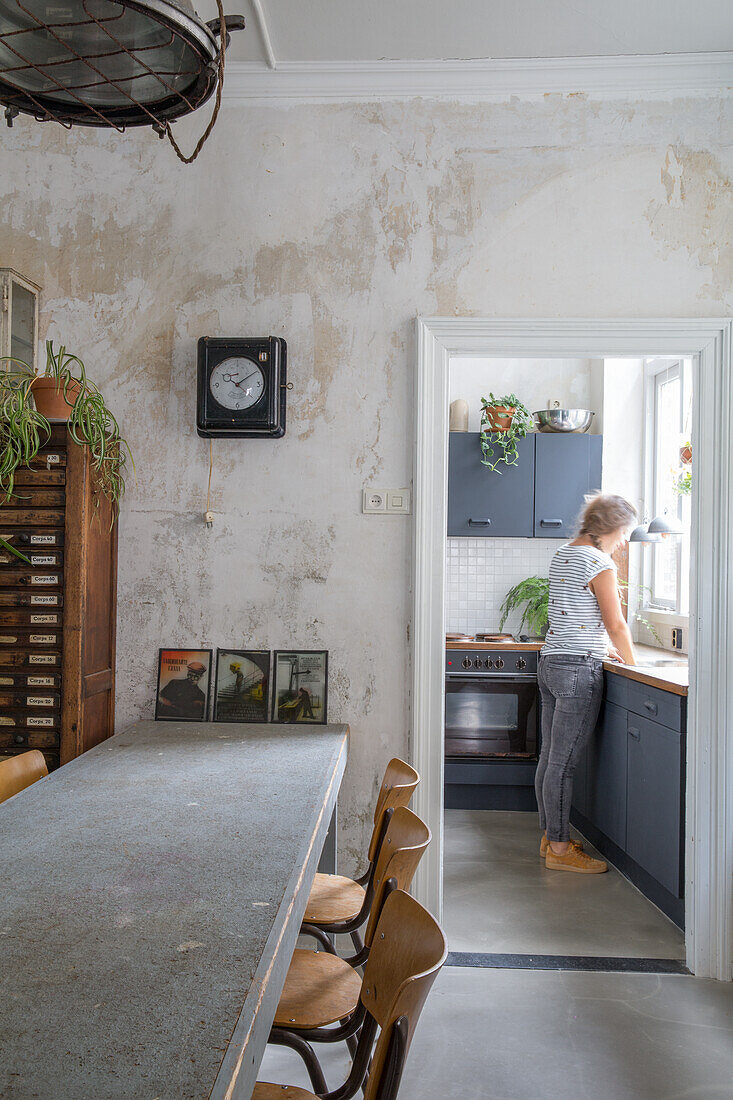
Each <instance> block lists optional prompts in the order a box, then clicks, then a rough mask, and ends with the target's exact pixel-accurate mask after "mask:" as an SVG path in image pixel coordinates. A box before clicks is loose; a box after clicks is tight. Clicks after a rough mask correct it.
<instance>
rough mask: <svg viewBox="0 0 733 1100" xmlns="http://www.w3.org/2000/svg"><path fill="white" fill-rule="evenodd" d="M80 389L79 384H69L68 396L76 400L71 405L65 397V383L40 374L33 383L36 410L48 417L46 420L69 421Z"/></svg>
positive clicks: (32, 390)
mask: <svg viewBox="0 0 733 1100" xmlns="http://www.w3.org/2000/svg"><path fill="white" fill-rule="evenodd" d="M80 389H81V387H80V385H79V383H78V382H71V383H69V389H68V394H69V397H73V399H74V400H73V401H72V402H71V404H69V402H68V401H67V400H66V396H65V395H64V385H63V382H57V381H56V379H55V378H49V377H48V376H46V375H43V374H39V375H38V376H37V377H36V378H34V379H33V382H32V383H31V392H32V394H33V400H34V401H35V403H36V408H37V409H38V411H39V413H40V414H41V416H45V417H46V420H68V419H69V417H70V415H71V410H72V409H73V407H74V402H75V401H76V399H77V397H78V396H79V391H80Z"/></svg>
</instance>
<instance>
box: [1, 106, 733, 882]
mask: <svg viewBox="0 0 733 1100" xmlns="http://www.w3.org/2000/svg"><path fill="white" fill-rule="evenodd" d="M732 116H733V112H732V111H731V101H730V100H703V99H694V100H689V101H679V102H675V103H665V102H652V103H626V102H608V103H602V102H593V101H589V100H587V99H585V98H584V97H582V96H568V97H561V96H549V97H546V98H545V99H543V100H540V101H536V102H520V101H518V100H512V101H511V102H506V103H495V104H480V105H448V104H432V103H429V102H420V101H417V102H408V103H393V104H373V105H358V104H352V105H335V104H331V105H320V106H308V105H300V106H291V107H287V106H280V107H276V108H267V107H263V106H262V105H257V106H255V105H253V106H250V107H246V108H234V107H231V108H227V109H226V110H225V111H224V112H223V115H222V118H221V120H220V123H219V125H218V126H217V129H216V130H215V132H214V136H213V138H212V141H211V142H210V144H209V145H208V146H207V147H206V149H205V152H204V154H203V155H202V157H201V158H200V160H199V161H198V163H197V164H196V165H195V166H193V167H191V168H185V167H182V166H181V165H179V164H178V162H177V161H176V160H175V159H174V157H173V156H172V153H171V151H170V150H169V149H168V148H167V147H166V145H165V144H163V143H162V142H158V141H157V140H156V139H155V138H154V137H153V136H152V135H151V134H150V133H149V132H146V133H139V134H136V133H129V134H126V135H124V136H118V135H116V134H95V133H83V132H76V131H74V132H72V133H70V134H69V133H66V132H65V131H62V130H60V129H54V128H52V127H50V126H48V125H44V126H40V125H37V124H34V123H32V122H30V121H28V120H23V119H20V120H18V121H17V122H16V124H15V127H14V128H13V129H12V130H11V131H7V130H4V131H3V133H2V137H1V139H0V140H1V141H2V146H1V153H0V185H1V186H0V194H1V195H2V218H1V220H0V263H2V264H10V265H12V266H14V267H17V268H18V269H20V270H21V271H24V272H26V273H27V274H28V275H29V276H30V277H31V278H33V279H35V280H37V281H38V282H40V283H41V284H42V286H43V288H44V293H43V325H44V333H45V332H48V333H49V334H50V335H52V336H54V337H56V338H60V339H63V340H64V341H65V342H66V344H67V345H68V346H70V347H71V348H73V349H74V350H76V351H78V352H79V353H80V354H81V355H82V356H83V357H84V358H85V360H86V361H87V364H88V367H89V369H90V372H91V373H92V375H93V377H95V378H96V380H97V381H98V382H99V383H100V385H101V386H103V388H104V390H105V392H106V394H107V396H108V398H109V401H110V403H111V404H112V405H113V407H114V408H115V409H116V410H117V411H118V413H119V416H120V420H121V423H122V427H123V430H124V432H125V433H126V434H127V436H128V438H129V440H130V443H131V445H132V447H133V450H134V451H135V455H136V460H137V471H138V480H137V484H134V483H133V484H131V486H130V492H129V496H128V499H127V503H126V506H125V509H124V512H123V515H122V520H121V525H120V537H121V541H120V572H119V599H120V610H119V636H118V641H119V666H118V685H119V692H118V721H119V724H120V726H123V725H125V724H126V723H128V722H130V721H131V720H132V719H134V718H136V717H139V716H149V715H150V714H151V707H152V699H153V693H154V681H155V667H156V650H157V647H158V646H159V645H160V644H167V645H176V644H179V645H183V644H185V643H187V642H191V641H192V642H195V644H196V645H197V646H199V645H211V646H215V645H216V644H221V645H229V646H235V645H244V644H248V645H252V646H257V647H273V648H274V647H276V646H279V645H282V644H286V645H296V646H303V647H316V646H317V647H327V648H328V649H329V650H330V651H331V697H330V716H331V717H332V718H334V719H343V720H348V721H349V722H350V723H351V727H352V739H351V749H350V761H349V767H348V772H347V776H346V779H345V781H344V787H343V794H342V800H341V808H342V825H343V833H342V849H343V853H344V855H345V857H346V858H345V861H344V866H345V867H347V868H351V867H352V866H353V865H354V862H355V860H356V858H357V854H358V853H359V852H361V851H363V848H364V844H365V839H366V835H367V832H368V829H369V824H370V817H371V804H372V800H373V797H374V794H375V790H376V785H377V782H378V775H379V773H380V771H381V769H382V768H383V766H384V763H385V761H386V759H387V758H388V756H389V755H390V754H392V753H406V752H408V730H409V698H408V690H407V683H408V679H407V678H408V671H409V648H408V646H409V620H410V613H409V577H410V569H409V561H410V521H409V519H405V518H401V517H364V516H362V515H361V514H360V492H361V489H362V487H363V486H364V485H366V484H369V483H372V484H379V485H383V486H390V485H391V486H402V485H405V484H408V483H409V482H410V479H411V476H412V458H411V448H412V438H413V420H414V416H413V412H414V408H413V406H414V394H413V386H412V376H413V357H414V353H415V345H414V338H413V330H414V318H415V316H416V314H420V313H422V314H443V315H446V314H450V315H454V314H485V315H496V316H510V317H511V316H514V317H523V316H577V317H587V316H599V317H623V316H655V315H664V316H681V315H694V316H704V315H719V314H723V313H727V312H729V311H730V308H731V305H732V304H733V302H732V300H731V299H732V292H731V276H733V241H732V240H731V217H732V212H733V188H732V187H731V173H732V172H733V150H731V145H730V142H731V134H732V132H733V127H732V126H731V121H732ZM268 332H271V333H273V334H276V335H284V336H286V337H287V339H288V341H289V347H290V361H291V370H292V378H293V381H294V383H295V389H294V391H293V393H292V395H291V399H290V406H289V417H290V423H289V431H288V435H287V436H286V438H285V439H284V440H283V441H281V442H278V443H272V442H267V441H251V442H248V443H243V442H232V443H215V445H214V457H215V471H214V478H213V488H212V491H213V509H214V511H215V512H216V522H215V525H214V528H213V530H212V531H207V530H206V529H205V528H204V526H203V525H202V523H201V513H202V512H203V510H204V506H205V494H206V477H207V469H208V465H207V464H208V444H207V443H206V442H205V441H203V440H199V439H198V438H197V436H196V435H195V431H194V427H193V424H194V406H195V393H194V391H195V386H194V379H195V370H194V364H195V347H196V339H197V337H198V336H200V335H202V334H206V333H208V334H217V333H227V334H257V335H259V334H263V333H268Z"/></svg>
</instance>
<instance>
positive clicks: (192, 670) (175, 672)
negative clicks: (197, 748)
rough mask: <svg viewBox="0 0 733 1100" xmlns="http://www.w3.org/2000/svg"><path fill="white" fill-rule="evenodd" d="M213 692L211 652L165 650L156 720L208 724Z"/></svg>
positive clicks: (162, 660) (156, 699) (159, 660)
mask: <svg viewBox="0 0 733 1100" xmlns="http://www.w3.org/2000/svg"><path fill="white" fill-rule="evenodd" d="M210 690H211V650H210V649H161V650H160V656H159V658H158V693H157V695H156V697H155V717H156V719H159V720H163V721H171V722H205V721H206V718H207V715H208V711H209V692H210Z"/></svg>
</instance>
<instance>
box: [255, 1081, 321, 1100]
mask: <svg viewBox="0 0 733 1100" xmlns="http://www.w3.org/2000/svg"><path fill="white" fill-rule="evenodd" d="M283 1097H284V1098H285V1100H318V1097H317V1096H316V1094H315V1093H313V1092H308V1090H307V1089H299V1088H298V1087H297V1085H273V1084H272V1083H271V1082H270V1081H258V1082H257V1084H256V1085H255V1090H254V1092H253V1093H252V1100H283Z"/></svg>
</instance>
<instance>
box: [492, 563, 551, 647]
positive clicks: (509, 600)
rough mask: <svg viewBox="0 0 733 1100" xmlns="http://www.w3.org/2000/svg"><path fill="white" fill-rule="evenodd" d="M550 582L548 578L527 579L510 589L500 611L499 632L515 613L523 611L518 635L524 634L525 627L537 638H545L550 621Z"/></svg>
mask: <svg viewBox="0 0 733 1100" xmlns="http://www.w3.org/2000/svg"><path fill="white" fill-rule="evenodd" d="M549 602H550V581H549V579H548V578H547V577H526V578H525V579H524V580H523V581H520V582H519V584H515V585H514V587H513V588H510V589H509V591H508V592H507V594H506V596H505V597H504V602H503V603H502V605H501V607H500V609H499V611H500V614H501V620H500V622H499V630H503V629H504V623H505V622H506V621H507V619H508V618H509V616H510V615H511V614H512V612H514V611H521V615H522V618H521V620H520V623H519V627H518V629H517V634H521V633H522V629H523V627H524V625H525V623H526V624H527V626H528V627H529V629H530V633H531V634H533V635H534V636H535V637H537V638H544V636H545V632H546V631H547V625H548V621H549Z"/></svg>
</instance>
